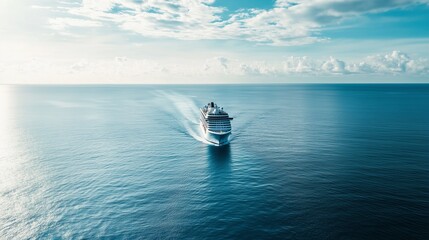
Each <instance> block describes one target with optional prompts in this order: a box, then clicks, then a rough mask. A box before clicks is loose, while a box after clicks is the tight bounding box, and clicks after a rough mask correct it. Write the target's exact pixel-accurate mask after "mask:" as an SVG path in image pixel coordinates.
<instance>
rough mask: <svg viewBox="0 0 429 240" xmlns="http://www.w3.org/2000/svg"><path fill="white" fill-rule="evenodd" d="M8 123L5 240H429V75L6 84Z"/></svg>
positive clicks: (1, 178)
mask: <svg viewBox="0 0 429 240" xmlns="http://www.w3.org/2000/svg"><path fill="white" fill-rule="evenodd" d="M209 101H215V102H217V103H218V104H219V105H220V106H223V107H224V109H225V110H226V111H228V112H229V114H230V115H231V116H233V117H234V120H233V122H232V125H233V135H234V137H233V139H232V141H231V144H230V145H229V146H226V147H222V148H218V147H214V146H210V145H207V144H205V143H204V142H203V141H202V139H201V137H200V133H199V128H198V109H197V108H198V107H200V106H203V105H204V104H205V103H207V102H209ZM0 123H1V125H0V238H5V239H26V238H41V239H46V238H48V239H49V238H88V239H91V238H100V237H105V238H119V239H122V238H123V239H134V238H141V239H237V238H240V239H274V238H278V239H429V85H185V86H145V85H141V86H132V85H131V86H0Z"/></svg>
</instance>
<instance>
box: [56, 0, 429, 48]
mask: <svg viewBox="0 0 429 240" xmlns="http://www.w3.org/2000/svg"><path fill="white" fill-rule="evenodd" d="M214 3H215V1H214V0H175V1H169V0H147V1H134V0H103V1H99V0H83V1H82V3H81V4H80V5H78V6H74V5H71V6H70V5H69V4H67V5H65V6H63V7H61V10H62V11H66V13H68V14H71V15H72V16H74V18H75V19H74V20H73V19H72V18H69V19H52V20H51V21H50V25H51V28H53V29H57V30H63V29H64V28H65V27H67V26H81V27H93V26H100V25H102V24H103V23H109V24H113V25H115V26H117V27H118V28H120V29H122V30H126V31H130V32H134V33H137V34H140V35H142V36H145V37H154V38H173V39H181V40H203V39H210V40H219V39H225V40H227V39H228V40H229V39H234V40H245V41H250V42H255V43H258V44H267V45H302V44H307V43H313V42H318V41H323V40H325V38H323V37H320V35H319V34H318V33H319V32H320V31H321V30H322V29H323V28H324V27H329V26H335V25H336V24H339V23H341V22H342V21H344V20H347V19H351V18H355V17H358V16H361V15H365V14H371V13H380V12H386V11H389V10H392V9H399V8H407V7H409V6H416V5H419V4H429V0H371V1H369V0H368V1H362V0H295V1H289V0H276V1H275V4H274V5H273V7H272V8H270V9H252V8H250V9H239V10H237V11H234V12H232V13H229V12H228V11H227V9H226V8H224V7H219V6H215V5H214Z"/></svg>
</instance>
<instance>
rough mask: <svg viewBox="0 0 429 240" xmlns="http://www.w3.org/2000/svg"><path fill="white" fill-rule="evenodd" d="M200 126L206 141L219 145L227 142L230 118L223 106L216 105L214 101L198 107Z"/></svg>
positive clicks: (229, 133) (229, 134)
mask: <svg viewBox="0 0 429 240" xmlns="http://www.w3.org/2000/svg"><path fill="white" fill-rule="evenodd" d="M200 112H201V116H200V122H201V128H202V131H203V133H204V137H205V139H206V140H207V141H209V142H211V143H213V144H215V145H218V146H221V145H225V144H228V143H229V140H230V136H231V130H232V129H231V120H232V119H233V118H231V117H229V115H228V113H227V112H225V111H224V110H223V108H220V107H218V106H217V105H216V104H215V103H214V102H210V103H208V104H207V105H206V106H204V107H203V108H200Z"/></svg>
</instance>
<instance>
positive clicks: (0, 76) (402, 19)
mask: <svg viewBox="0 0 429 240" xmlns="http://www.w3.org/2000/svg"><path fill="white" fill-rule="evenodd" d="M428 76H429V0H295V1H289V0H174V1H173V0H98V1H96V0H82V1H73V0H59V1H53V0H1V1H0V84H51V83H52V84H93V83H107V84H110V83H113V84H125V83H150V84H176V83H177V84H181V83H202V84H204V83H429V77H428Z"/></svg>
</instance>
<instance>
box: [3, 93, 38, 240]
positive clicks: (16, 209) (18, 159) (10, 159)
mask: <svg viewBox="0 0 429 240" xmlns="http://www.w3.org/2000/svg"><path fill="white" fill-rule="evenodd" d="M15 90H16V89H15V87H13V86H4V85H3V86H2V85H0V226H1V227H0V236H2V237H5V238H18V239H21V238H24V239H25V238H31V237H32V236H33V235H34V231H33V230H31V228H29V227H28V223H29V222H31V221H30V219H32V215H33V210H32V208H34V206H35V205H36V201H39V199H41V196H40V195H41V194H40V192H41V191H40V190H38V189H37V188H35V187H34V186H35V183H36V182H37V181H38V180H37V173H36V172H34V171H33V170H32V169H31V168H32V166H30V164H29V160H30V159H31V158H30V156H29V154H28V153H29V150H28V146H27V144H26V138H25V137H24V136H23V135H22V129H20V128H19V126H18V124H17V114H16V109H17V108H16V101H15V100H16V99H17V97H16V96H15ZM32 221H33V222H34V219H33V220H32Z"/></svg>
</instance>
